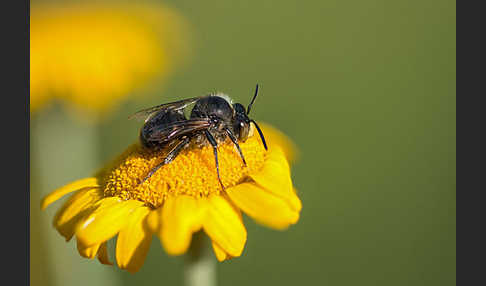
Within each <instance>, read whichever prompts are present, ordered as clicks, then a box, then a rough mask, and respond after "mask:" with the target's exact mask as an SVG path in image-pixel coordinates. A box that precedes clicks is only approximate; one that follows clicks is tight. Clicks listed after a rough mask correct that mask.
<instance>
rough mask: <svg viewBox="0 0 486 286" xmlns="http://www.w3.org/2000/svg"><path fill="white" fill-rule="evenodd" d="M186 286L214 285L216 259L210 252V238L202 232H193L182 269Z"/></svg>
mask: <svg viewBox="0 0 486 286" xmlns="http://www.w3.org/2000/svg"><path fill="white" fill-rule="evenodd" d="M184 284H185V285H186V286H215V285H216V260H215V259H214V256H213V255H212V253H211V245H210V240H209V238H208V237H207V235H206V234H204V232H202V231H200V232H198V233H196V234H194V236H193V239H192V243H191V247H190V248H189V251H188V255H187V257H186V265H185V269H184Z"/></svg>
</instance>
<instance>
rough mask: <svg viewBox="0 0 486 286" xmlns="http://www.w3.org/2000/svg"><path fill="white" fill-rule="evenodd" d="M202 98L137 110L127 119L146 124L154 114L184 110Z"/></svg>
mask: <svg viewBox="0 0 486 286" xmlns="http://www.w3.org/2000/svg"><path fill="white" fill-rule="evenodd" d="M203 97H204V96H198V97H191V98H186V99H183V100H179V101H174V102H169V103H164V104H161V105H157V106H153V107H149V108H146V109H142V110H139V111H137V112H136V113H134V114H132V115H130V116H129V117H128V119H139V120H145V122H147V120H148V119H149V118H150V117H151V116H152V115H154V114H155V113H157V112H159V111H163V110H165V111H167V110H180V109H184V108H186V107H187V106H188V105H190V104H192V103H194V102H196V101H197V100H199V99H200V98H203Z"/></svg>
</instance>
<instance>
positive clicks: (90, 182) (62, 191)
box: [41, 178, 99, 210]
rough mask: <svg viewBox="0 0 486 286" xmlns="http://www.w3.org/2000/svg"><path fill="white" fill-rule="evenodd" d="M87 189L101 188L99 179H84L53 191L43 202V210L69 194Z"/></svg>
mask: <svg viewBox="0 0 486 286" xmlns="http://www.w3.org/2000/svg"><path fill="white" fill-rule="evenodd" d="M87 187H93V188H94V187H99V184H98V179H97V178H84V179H81V180H77V181H74V182H72V183H69V184H67V185H65V186H63V187H60V188H59V189H57V190H55V191H53V192H52V193H50V194H49V195H47V196H46V197H45V198H44V199H42V201H41V209H42V210H43V209H45V208H47V206H49V205H50V204H52V203H53V202H55V201H57V200H58V199H60V198H61V197H62V196H64V195H66V194H69V193H70V192H74V191H77V190H80V189H83V188H87Z"/></svg>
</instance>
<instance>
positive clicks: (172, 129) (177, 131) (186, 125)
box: [146, 118, 210, 143]
mask: <svg viewBox="0 0 486 286" xmlns="http://www.w3.org/2000/svg"><path fill="white" fill-rule="evenodd" d="M209 125H210V121H209V119H204V118H194V119H188V120H184V121H177V122H173V123H170V124H169V125H165V126H162V127H161V126H154V127H152V128H151V129H150V131H152V132H150V136H149V137H148V138H146V140H147V141H154V142H159V143H166V142H169V141H171V140H173V139H175V138H178V137H181V136H184V135H189V134H191V133H193V132H194V131H199V130H204V129H206V128H208V127H209Z"/></svg>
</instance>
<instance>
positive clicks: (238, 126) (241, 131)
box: [233, 84, 267, 150]
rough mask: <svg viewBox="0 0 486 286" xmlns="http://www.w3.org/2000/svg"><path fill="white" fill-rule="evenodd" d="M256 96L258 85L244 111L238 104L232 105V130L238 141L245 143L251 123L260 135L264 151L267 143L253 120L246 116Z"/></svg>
mask: <svg viewBox="0 0 486 286" xmlns="http://www.w3.org/2000/svg"><path fill="white" fill-rule="evenodd" d="M257 95H258V84H257V86H256V89H255V95H254V96H253V98H252V99H251V102H250V104H249V105H248V108H247V109H246V110H245V107H244V106H243V105H242V104H240V103H235V104H233V108H234V111H235V112H234V120H233V129H234V131H235V133H236V134H237V135H238V136H239V138H238V139H239V140H241V141H243V142H244V141H245V140H246V139H247V138H248V134H249V133H250V123H251V122H253V124H254V125H255V127H256V129H257V131H258V134H259V135H260V138H261V139H262V142H263V146H264V147H265V150H267V143H266V142H265V137H264V136H263V132H262V130H261V129H260V127H259V126H258V124H257V123H256V122H255V120H253V119H250V118H249V117H248V115H249V114H250V110H251V106H252V105H253V102H255V99H256V97H257Z"/></svg>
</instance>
